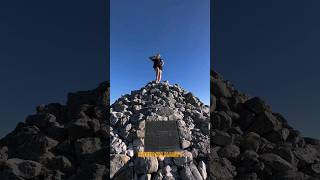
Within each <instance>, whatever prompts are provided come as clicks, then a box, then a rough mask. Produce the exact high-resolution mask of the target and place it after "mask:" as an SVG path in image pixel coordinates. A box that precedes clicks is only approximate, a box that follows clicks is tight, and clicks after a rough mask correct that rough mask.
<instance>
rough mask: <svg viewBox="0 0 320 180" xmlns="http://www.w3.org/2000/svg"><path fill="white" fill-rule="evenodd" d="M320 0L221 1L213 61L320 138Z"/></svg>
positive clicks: (215, 22)
mask: <svg viewBox="0 0 320 180" xmlns="http://www.w3.org/2000/svg"><path fill="white" fill-rule="evenodd" d="M319 7H320V1H316V0H310V1H299V0H282V1H278V0H268V1H256V0H242V1H232V3H231V2H230V1H224V0H215V7H214V8H213V19H212V20H213V23H212V25H213V27H214V28H213V29H212V35H213V39H214V41H213V44H212V46H213V48H214V49H213V51H214V54H213V63H212V65H213V66H214V68H215V69H216V70H217V71H218V72H220V73H221V74H222V75H223V76H224V78H225V79H228V80H230V81H232V82H233V83H234V84H235V86H236V87H237V88H238V89H239V90H241V91H243V92H246V93H248V94H251V95H253V96H261V97H263V98H264V99H265V100H266V101H267V103H268V104H270V105H271V107H272V108H273V110H274V111H276V112H280V113H282V114H283V115H284V116H285V117H286V118H287V120H288V122H289V124H291V125H292V126H293V127H294V128H295V129H298V130H300V131H301V132H302V134H303V135H306V136H311V137H317V138H320V132H319V128H320V119H319V118H320V116H319V111H320V105H319V102H320V94H319V92H320V83H319V82H320V81H319V77H320V70H319V68H320V51H319V42H320V34H319V32H320V23H319V18H320V11H319Z"/></svg>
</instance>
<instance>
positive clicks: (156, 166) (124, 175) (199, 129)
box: [110, 81, 210, 180]
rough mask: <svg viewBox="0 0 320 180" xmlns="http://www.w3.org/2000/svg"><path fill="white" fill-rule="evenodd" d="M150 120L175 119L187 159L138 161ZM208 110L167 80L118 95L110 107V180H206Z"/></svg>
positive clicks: (144, 159) (159, 158) (166, 158)
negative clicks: (138, 154) (146, 127)
mask: <svg viewBox="0 0 320 180" xmlns="http://www.w3.org/2000/svg"><path fill="white" fill-rule="evenodd" d="M148 121H177V124H178V132H179V136H180V142H181V147H182V149H183V153H184V155H185V156H184V157H179V158H178V157H177V158H171V157H158V158H157V157H146V158H142V157H137V152H139V151H143V150H144V137H145V124H146V123H147V122H148ZM209 124H210V108H209V106H207V105H205V104H203V103H202V102H201V101H200V100H199V99H198V98H196V97H195V96H194V95H193V94H192V93H191V92H187V91H186V90H184V89H182V88H181V87H180V86H179V85H177V84H175V85H170V84H169V83H168V82H167V81H165V82H163V83H159V84H155V83H153V82H150V83H148V84H147V85H146V86H145V87H143V88H141V89H139V90H136V91H132V92H131V94H126V95H124V96H122V97H120V98H119V99H118V100H117V101H116V102H115V103H114V104H112V105H111V109H110V135H111V137H110V138H111V139H110V143H111V145H110V148H111V149H110V153H111V155H110V163H111V164H110V167H111V169H110V178H111V179H115V180H121V179H137V180H145V179H147V180H149V179H150V180H151V179H153V180H162V179H165V180H174V179H186V180H188V179H189V180H203V179H207V177H208V175H207V169H208V168H209V166H208V157H209V153H210V146H209V144H210V140H209Z"/></svg>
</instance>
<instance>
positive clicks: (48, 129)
mask: <svg viewBox="0 0 320 180" xmlns="http://www.w3.org/2000/svg"><path fill="white" fill-rule="evenodd" d="M211 87H212V88H211V106H210V110H209V107H208V106H205V105H204V104H203V103H202V102H200V101H199V99H198V98H196V97H194V96H193V95H192V93H189V92H186V91H185V90H183V89H182V88H181V87H180V86H179V85H170V84H169V83H167V82H165V83H160V84H153V83H148V84H147V85H146V86H145V87H143V88H141V89H140V90H137V91H132V93H131V94H130V95H124V96H122V97H121V98H120V99H118V100H117V101H116V102H115V103H114V104H113V105H112V106H111V108H110V107H109V84H108V83H102V84H101V85H100V86H99V87H98V88H97V89H94V90H92V91H81V92H76V93H70V94H69V95H68V101H67V104H66V105H61V104H58V103H51V104H48V105H40V106H38V107H37V109H36V111H37V112H36V113H35V114H33V115H30V116H28V117H27V118H26V120H25V122H21V123H19V124H18V125H17V127H16V128H15V130H14V131H12V132H11V133H9V134H8V135H7V136H5V137H4V138H2V139H1V140H0V179H1V180H25V179H28V180H62V179H68V180H78V179H79V180H105V179H110V177H111V178H112V179H117V180H121V179H137V180H140V179H143V180H144V179H152V180H161V179H164V180H171V179H172V180H173V179H176V180H177V179H181V180H182V179H189V180H198V179H199V180H201V179H213V180H215V179H216V180H229V179H236V180H269V179H275V180H282V179H284V180H319V179H320V140H318V139H314V138H310V137H304V136H302V133H301V132H300V131H298V130H296V129H294V128H293V127H291V126H290V125H289V123H288V121H287V120H286V119H285V118H284V117H283V116H282V115H281V114H279V113H275V112H273V111H272V110H271V107H269V106H268V105H267V104H266V103H265V102H264V100H262V99H261V98H259V97H250V96H248V95H246V94H243V93H241V92H239V91H238V90H236V89H235V88H234V86H233V85H232V84H231V83H230V82H229V81H225V80H223V78H222V77H221V76H220V75H219V74H217V73H216V72H213V71H212V73H211ZM209 117H211V118H209ZM169 120H176V121H177V122H178V129H179V134H180V136H181V137H180V138H181V141H180V142H181V147H182V148H183V149H184V154H185V156H184V157H181V158H161V157H159V158H138V157H137V152H138V151H142V150H143V149H144V136H145V134H144V132H145V131H144V129H145V123H146V121H169ZM109 123H110V124H109ZM209 131H210V133H209ZM209 134H210V137H209ZM110 145H111V146H110ZM209 146H210V147H209ZM208 156H209V158H207V157H208Z"/></svg>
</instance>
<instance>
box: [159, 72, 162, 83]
mask: <svg viewBox="0 0 320 180" xmlns="http://www.w3.org/2000/svg"><path fill="white" fill-rule="evenodd" d="M161 78H162V70H161V69H159V82H160V81H161Z"/></svg>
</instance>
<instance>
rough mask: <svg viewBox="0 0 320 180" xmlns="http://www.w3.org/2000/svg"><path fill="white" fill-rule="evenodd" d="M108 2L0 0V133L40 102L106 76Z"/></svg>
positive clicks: (62, 98) (64, 97)
mask: <svg viewBox="0 0 320 180" xmlns="http://www.w3.org/2000/svg"><path fill="white" fill-rule="evenodd" d="M106 9H107V8H106V1H90V2H89V1H87V0H68V1H64V0H56V1H43V0H33V1H23V0H20V1H3V2H1V3H0V60H1V65H0V82H1V88H0V99H1V101H0V107H1V108H0V122H1V126H0V137H2V136H4V135H5V134H7V133H8V132H10V131H12V130H13V129H14V128H15V126H16V124H17V123H18V122H21V121H24V119H25V117H26V116H27V115H28V114H32V113H34V112H35V107H36V106H37V105H39V104H46V103H52V102H60V103H63V104H64V103H65V102H66V100H67V93H68V92H74V91H78V90H88V89H93V88H95V87H97V86H98V84H99V83H100V82H102V81H105V80H107V75H108V74H109V73H108V72H107V64H108V63H107V60H106V59H107V52H106V39H107V33H106V32H107V27H106V21H107V18H108V17H107V16H106Z"/></svg>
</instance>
